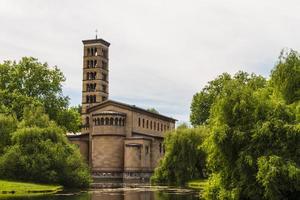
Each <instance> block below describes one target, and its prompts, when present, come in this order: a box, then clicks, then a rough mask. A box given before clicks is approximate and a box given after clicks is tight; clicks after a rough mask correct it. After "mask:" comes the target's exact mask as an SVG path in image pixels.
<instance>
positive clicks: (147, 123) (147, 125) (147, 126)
mask: <svg viewBox="0 0 300 200" xmlns="http://www.w3.org/2000/svg"><path fill="white" fill-rule="evenodd" d="M146 128H149V120H148V119H147V121H146Z"/></svg>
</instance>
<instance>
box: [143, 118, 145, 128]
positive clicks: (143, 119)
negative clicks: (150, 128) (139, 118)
mask: <svg viewBox="0 0 300 200" xmlns="http://www.w3.org/2000/svg"><path fill="white" fill-rule="evenodd" d="M143 128H145V119H143Z"/></svg>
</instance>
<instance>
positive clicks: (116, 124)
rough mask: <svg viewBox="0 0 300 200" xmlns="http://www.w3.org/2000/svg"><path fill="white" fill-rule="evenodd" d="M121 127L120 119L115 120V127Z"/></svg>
mask: <svg viewBox="0 0 300 200" xmlns="http://www.w3.org/2000/svg"><path fill="white" fill-rule="evenodd" d="M118 125H119V120H118V118H115V126H118Z"/></svg>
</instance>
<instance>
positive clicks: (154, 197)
mask: <svg viewBox="0 0 300 200" xmlns="http://www.w3.org/2000/svg"><path fill="white" fill-rule="evenodd" d="M0 199H1V200H20V199H26V200H199V192H198V191H195V190H191V189H178V188H170V187H140V188H126V187H125V188H115V189H96V190H91V191H83V192H61V193H59V194H54V195H48V196H32V197H13V198H0Z"/></svg>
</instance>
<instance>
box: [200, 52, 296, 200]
mask: <svg viewBox="0 0 300 200" xmlns="http://www.w3.org/2000/svg"><path fill="white" fill-rule="evenodd" d="M290 56H291V57H292V58H290ZM294 56H295V55H294V53H292V54H288V57H287V58H286V60H289V61H288V62H290V63H289V64H288V65H286V64H284V65H285V67H286V68H287V69H285V70H284V71H293V68H294V67H295V66H297V65H298V63H299V57H297V59H296V58H295V57H294ZM286 62H287V61H286ZM283 63H285V62H283ZM278 65H282V63H281V62H279V64H278ZM278 65H277V66H276V67H275V69H274V70H273V71H272V76H271V79H270V81H268V82H267V84H266V81H264V80H263V79H261V78H259V77H257V76H251V77H248V76H244V77H243V78H242V79H241V78H240V76H235V77H234V78H232V79H231V80H229V81H227V82H226V83H225V84H223V87H222V89H221V91H220V92H219V94H218V95H217V96H216V97H215V99H214V101H213V103H212V104H211V107H210V111H209V112H210V113H209V120H208V121H209V123H208V127H209V129H210V134H209V137H208V139H207V141H206V142H205V146H206V150H207V154H208V157H207V165H208V169H209V171H210V172H211V176H210V178H209V184H208V186H207V188H206V190H205V197H206V198H207V199H296V198H297V196H299V195H300V184H299V183H300V168H299V166H300V129H299V128H300V126H299V123H300V121H299V100H298V99H297V98H295V96H297V92H298V90H299V86H296V85H297V84H295V82H297V81H296V80H295V79H294V78H293V77H298V76H299V75H300V71H296V70H294V71H293V72H294V73H298V74H296V75H295V74H294V75H293V77H288V76H289V75H290V74H289V73H281V72H280V71H281V70H282V69H281V66H280V67H278ZM278 74H281V75H280V78H279V79H281V80H289V79H290V78H291V81H290V83H288V84H283V86H279V85H276V84H279V82H278V80H279V79H278V76H277V75H278ZM245 77H246V79H245ZM247 77H248V78H247ZM245 80H246V81H245ZM287 82H289V81H287ZM284 85H293V87H290V86H288V87H285V86H284ZM286 89H287V90H289V92H288V93H289V95H290V94H293V95H292V98H291V96H289V95H285V92H284V91H285V90H286ZM282 97H283V99H282Z"/></svg>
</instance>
